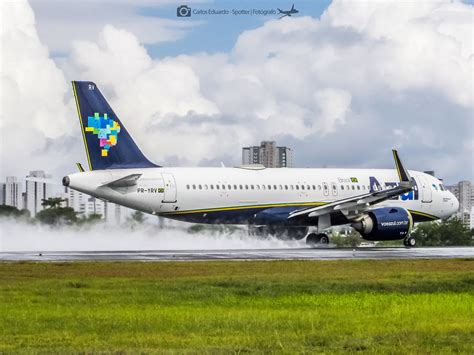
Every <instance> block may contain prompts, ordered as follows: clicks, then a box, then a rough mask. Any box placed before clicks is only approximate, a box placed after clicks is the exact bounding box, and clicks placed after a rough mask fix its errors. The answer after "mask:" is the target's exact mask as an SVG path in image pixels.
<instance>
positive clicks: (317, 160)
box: [2, 1, 474, 179]
mask: <svg viewBox="0 0 474 355" xmlns="http://www.w3.org/2000/svg"><path fill="white" fill-rule="evenodd" d="M25 6H26V5H25ZM25 6H24V7H25ZM12 11H16V10H15V9H12ZM472 16H473V7H472V6H469V5H466V4H462V3H457V2H445V1H436V2H435V1H433V2H423V3H422V4H417V5H416V6H415V5H412V4H410V3H406V2H398V1H396V2H387V1H385V2H353V1H335V2H334V3H332V4H331V5H330V7H329V9H328V10H327V11H326V12H325V14H323V16H322V18H321V20H316V19H312V18H310V17H296V18H285V19H283V20H272V21H267V22H266V23H265V24H264V25H262V26H261V27H258V28H256V29H254V30H249V31H245V32H243V33H242V34H241V35H240V36H239V38H238V39H237V41H236V44H235V46H234V48H233V50H232V51H231V52H229V53H219V54H206V53H200V54H195V55H183V56H178V57H171V58H165V59H153V58H151V57H150V55H149V54H148V53H147V51H146V49H145V48H144V46H143V44H144V43H146V40H145V39H143V38H142V37H141V36H140V35H137V33H134V31H133V30H131V29H130V28H127V27H120V26H119V27H117V25H114V24H108V23H104V26H101V30H100V32H99V33H96V34H95V36H94V37H92V38H91V37H87V38H85V39H84V38H83V39H81V40H78V41H74V42H73V43H72V45H71V52H70V54H69V56H68V57H66V58H64V59H63V60H62V61H61V68H63V70H66V69H67V73H68V75H74V79H76V80H77V79H79V80H80V79H82V80H93V81H95V82H96V83H97V84H98V85H99V87H100V88H101V89H102V91H103V92H104V93H105V94H106V96H107V98H108V99H109V101H110V102H111V105H112V107H114V109H115V111H116V113H117V114H118V115H119V116H120V117H121V118H122V120H123V123H124V124H125V125H126V126H127V128H128V129H129V130H130V132H131V134H132V136H133V137H134V138H135V140H136V141H137V142H138V145H139V146H141V147H142V148H143V150H144V151H145V153H146V155H147V156H149V157H150V158H152V159H153V160H154V161H156V162H157V163H162V164H166V163H170V162H171V163H179V164H182V165H185V164H186V165H187V164H191V165H196V164H202V163H203V161H204V162H215V161H219V160H221V159H222V160H225V161H227V162H229V160H231V162H232V163H239V161H238V159H239V157H240V147H241V146H242V145H247V144H256V143H258V142H259V140H260V139H277V140H279V143H288V144H291V145H293V146H294V147H295V148H296V157H297V161H298V162H299V163H300V165H303V166H308V165H309V166H311V165H312V166H317V165H322V164H323V163H330V165H331V166H335V165H341V166H366V167H369V166H375V167H379V166H391V164H392V162H391V160H390V158H389V154H386V153H385V151H388V149H389V148H391V147H393V146H398V147H401V148H402V149H403V150H404V152H405V154H403V156H404V157H407V160H408V161H407V164H408V166H409V167H410V168H414V169H420V170H422V169H435V170H437V172H438V173H439V174H440V175H441V176H444V177H447V178H448V179H449V178H451V179H456V178H462V177H463V175H464V176H465V175H466V174H468V173H469V172H470V171H472V164H473V162H472V113H473V106H474V105H473V101H474V98H473V88H472V77H473V58H474V56H473V48H472V39H473V38H472V23H469V18H472ZM31 17H32V14H30V18H31ZM26 19H28V16H26ZM30 20H31V19H30ZM12 23H13V22H12ZM12 26H13V25H12ZM13 31H14V32H15V33H18V35H20V34H21V33H33V34H34V35H33V36H30V37H29V40H28V41H26V42H25V48H19V46H17V45H16V43H17V42H16V41H13V40H12V41H8V37H6V39H5V45H6V46H8V48H10V46H11V47H12V52H11V57H12V58H16V57H17V56H21V57H22V58H23V59H24V60H23V61H22V60H19V65H18V67H17V68H15V69H14V70H11V69H8V74H7V75H6V77H7V78H9V79H8V80H6V79H4V76H3V75H2V88H3V89H5V88H8V90H9V92H11V95H10V96H8V97H7V96H3V94H2V98H8V101H10V102H11V103H12V105H11V106H8V108H7V110H4V109H2V111H3V112H2V114H8V115H10V113H12V114H14V115H18V114H19V113H17V112H16V111H15V110H16V109H17V108H16V106H18V103H20V102H22V101H25V100H33V99H34V100H37V101H35V102H36V105H35V110H34V112H32V113H28V114H30V115H31V114H35V115H36V116H35V117H36V118H35V119H34V120H33V122H37V125H36V126H33V128H34V129H37V130H40V132H41V134H38V135H35V136H34V137H33V138H32V141H34V140H35V139H36V140H38V142H37V144H40V143H41V142H44V141H45V139H46V137H48V138H50V140H48V141H47V142H49V143H50V144H52V145H54V144H58V143H57V142H62V141H64V139H65V138H64V137H63V136H61V139H62V140H61V139H57V137H58V135H59V132H61V130H63V131H64V130H66V132H68V133H66V137H71V136H74V137H77V136H79V133H78V132H70V131H71V127H73V126H72V125H71V121H72V120H75V117H74V115H75V114H72V113H71V111H72V110H73V109H72V103H71V102H70V98H69V97H66V98H64V95H65V93H66V92H67V90H68V89H67V87H68V86H67V85H68V84H66V83H65V80H64V77H63V75H62V73H61V70H59V69H58V68H57V67H56V66H55V65H54V63H53V62H51V60H50V59H49V57H48V52H47V49H46V48H45V47H44V46H42V45H41V43H40V41H39V40H38V38H37V36H36V31H35V27H34V22H33V21H29V22H28V23H26V20H25V19H18V23H16V24H15V25H14V26H13ZM48 33H49V32H48ZM72 38H74V36H73V37H72ZM80 38H82V37H80ZM22 40H23V39H22ZM3 42H4V39H3V35H2V43H3ZM29 43H32V45H31V46H30V45H29ZM30 47H31V48H30ZM26 51H28V52H26ZM12 60H13V59H12ZM23 62H24V63H23ZM22 63H23V64H22ZM25 63H26V64H25ZM27 64H28V65H27ZM43 67H44V68H46V70H39V69H35V68H43ZM48 68H49V69H48ZM28 70H32V71H34V73H33V74H32V75H34V76H33V77H34V78H38V80H39V79H41V80H43V82H44V81H48V82H49V83H50V85H51V86H52V88H51V91H50V92H48V91H46V90H43V89H42V88H38V86H35V85H29V84H28V83H31V82H32V81H30V80H26V81H22V80H21V79H22V73H25V72H27V71H28ZM15 86H17V87H18V90H17V91H14V90H13V89H10V87H15ZM28 90H30V91H31V90H33V91H34V90H36V91H37V92H34V95H25V94H24V93H26V92H28ZM53 96H54V97H53ZM36 97H37V98H36ZM52 97H53V98H52ZM47 98H48V99H49V100H47ZM29 102H31V101H29ZM20 109H21V110H27V108H23V107H22V108H20ZM51 111H54V112H60V113H61V118H60V119H59V120H58V123H57V124H56V125H55V126H54V128H52V129H51V130H46V129H44V127H45V121H48V119H49V117H50V115H51ZM21 114H22V115H24V113H23V112H22V113H21ZM64 117H66V119H64ZM447 122H449V124H447ZM2 124H3V119H2ZM64 125H66V126H67V127H66V126H64ZM33 128H32V127H29V128H28V129H33ZM74 128H76V127H74ZM4 131H5V130H4V129H3V128H2V134H3V135H4ZM35 132H36V131H35ZM75 144H76V143H75ZM40 145H41V144H40ZM43 145H44V143H43ZM77 145H78V146H77V147H76V146H74V147H75V148H74V152H76V153H75V154H76V155H75V156H74V158H71V157H70V156H68V157H67V158H63V159H58V162H57V164H63V165H61V166H64V165H65V164H66V163H65V162H64V160H66V159H67V160H71V159H79V158H80V157H83V154H82V153H77V152H79V151H80V149H82V147H80V146H79V145H80V143H79V140H78V141H77ZM456 145H459V146H461V147H464V148H460V149H457V148H456V147H455V146H456ZM56 146H57V145H56ZM33 147H34V145H32V144H31V145H30V144H29V143H27V144H26V145H25V148H24V150H25V151H31V150H32V149H33ZM79 154H81V155H79ZM2 156H5V155H3V153H2ZM447 157H451V159H452V162H451V163H450V164H446V163H445V162H446V159H447ZM3 159H4V158H3ZM8 159H10V158H8ZM11 165H14V164H11ZM26 165H27V164H25V166H26ZM51 169H53V168H51ZM57 169H59V168H57Z"/></svg>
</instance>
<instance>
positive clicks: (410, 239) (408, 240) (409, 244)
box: [403, 237, 416, 247]
mask: <svg viewBox="0 0 474 355" xmlns="http://www.w3.org/2000/svg"><path fill="white" fill-rule="evenodd" d="M403 245H405V246H406V247H414V246H415V245H416V239H415V238H413V237H408V238H406V239H405V240H404V241H403Z"/></svg>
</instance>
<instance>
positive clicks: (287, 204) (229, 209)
mask: <svg viewBox="0 0 474 355" xmlns="http://www.w3.org/2000/svg"><path fill="white" fill-rule="evenodd" d="M327 203H328V202H289V203H275V204H263V205H245V206H229V207H216V208H207V209H199V210H185V211H172V212H165V213H163V215H174V214H187V213H206V212H220V211H234V210H246V209H251V208H271V207H286V206H321V205H325V204H327Z"/></svg>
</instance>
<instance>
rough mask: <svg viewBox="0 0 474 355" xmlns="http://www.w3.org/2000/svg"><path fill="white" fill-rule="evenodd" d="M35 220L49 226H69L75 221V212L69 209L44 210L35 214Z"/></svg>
mask: <svg viewBox="0 0 474 355" xmlns="http://www.w3.org/2000/svg"><path fill="white" fill-rule="evenodd" d="M36 219H37V220H38V221H40V222H41V223H44V224H49V225H53V226H56V225H64V224H66V225H70V224H73V223H75V222H76V221H77V215H76V212H75V211H74V210H73V209H72V208H71V207H57V208H53V207H51V208H46V209H44V210H42V211H40V212H38V213H37V214H36Z"/></svg>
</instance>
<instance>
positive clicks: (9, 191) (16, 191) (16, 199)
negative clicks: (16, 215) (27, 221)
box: [4, 176, 23, 210]
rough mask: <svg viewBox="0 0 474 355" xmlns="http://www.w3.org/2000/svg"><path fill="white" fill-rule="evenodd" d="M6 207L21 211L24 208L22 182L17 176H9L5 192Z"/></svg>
mask: <svg viewBox="0 0 474 355" xmlns="http://www.w3.org/2000/svg"><path fill="white" fill-rule="evenodd" d="M4 199H5V205H7V206H13V207H16V208H18V209H19V210H21V209H22V208H23V203H22V198H21V182H19V181H18V178H17V177H16V176H7V178H6V182H5V190H4Z"/></svg>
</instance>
